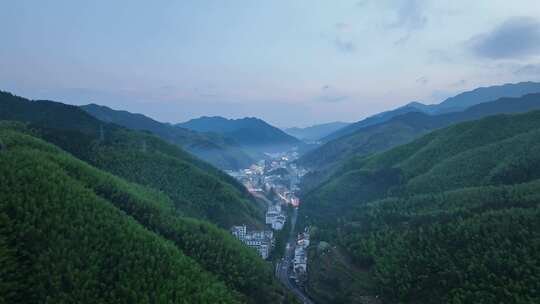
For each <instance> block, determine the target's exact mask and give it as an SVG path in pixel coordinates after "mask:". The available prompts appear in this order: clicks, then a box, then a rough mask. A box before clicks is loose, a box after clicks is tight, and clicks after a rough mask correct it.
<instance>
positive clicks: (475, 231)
mask: <svg viewBox="0 0 540 304" xmlns="http://www.w3.org/2000/svg"><path fill="white" fill-rule="evenodd" d="M539 172H540V111H536V112H529V113H525V114H515V115H498V116H490V117H487V118H484V119H481V120H478V121H471V122H465V123H461V124H458V125H455V126H451V127H448V128H445V129H440V130H437V131H434V132H432V133H429V134H427V135H425V136H423V137H421V138H419V139H417V140H414V141H413V142H411V143H409V144H406V145H402V146H399V147H396V148H394V149H391V150H389V151H387V152H384V153H379V154H374V155H369V156H357V157H355V158H353V159H351V160H349V161H348V162H346V163H345V164H344V165H343V166H342V167H341V169H340V170H339V171H338V172H336V174H335V175H334V176H333V177H332V178H331V179H330V180H329V181H327V182H326V183H325V184H323V185H321V186H319V187H318V188H317V189H315V190H314V191H312V192H311V193H309V194H308V195H306V196H305V197H304V203H303V205H302V206H301V215H302V216H301V218H302V219H303V220H304V221H306V223H310V224H312V225H314V226H316V227H317V228H318V229H317V231H318V232H317V238H318V239H320V240H326V241H332V242H335V243H337V244H338V245H340V246H342V247H343V248H345V249H346V251H347V253H348V255H350V257H352V259H353V261H354V263H355V264H356V265H357V266H358V267H361V268H368V269H370V274H371V278H372V279H373V280H374V281H375V284H374V286H376V287H375V290H373V292H376V293H378V294H380V295H381V296H383V297H384V298H385V299H387V300H388V301H390V302H395V301H400V302H404V303H441V302H448V303H493V302H501V303H535V302H537V301H539V299H540V284H539V282H540V226H539V223H540V173H539Z"/></svg>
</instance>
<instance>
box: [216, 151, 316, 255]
mask: <svg viewBox="0 0 540 304" xmlns="http://www.w3.org/2000/svg"><path fill="white" fill-rule="evenodd" d="M296 158H298V153H297V152H296V151H290V152H285V153H276V154H268V159H266V160H261V161H259V162H257V163H255V164H253V165H251V166H250V167H249V168H247V169H242V170H239V171H227V173H228V174H229V175H231V176H232V177H234V178H236V179H237V180H238V181H240V182H241V183H242V184H243V185H244V186H245V187H246V188H247V189H248V190H249V191H250V192H252V193H260V194H264V195H266V196H267V197H269V198H272V202H271V203H272V204H271V205H270V206H268V209H267V211H266V216H265V221H266V224H267V225H269V226H270V227H272V229H273V230H282V229H283V227H284V225H285V223H286V221H287V216H286V214H285V212H284V210H282V206H283V205H288V204H291V205H293V206H294V207H298V205H299V204H300V200H299V199H298V197H297V196H296V194H295V193H296V192H297V191H298V190H299V188H298V184H299V181H300V178H301V177H302V175H304V174H305V173H306V171H305V170H303V169H300V168H298V167H297V166H296V165H294V164H292V163H291V161H293V160H295V159H296ZM231 233H232V234H233V235H234V236H235V237H236V238H238V239H239V240H240V241H242V242H244V243H245V244H246V245H248V246H249V247H252V248H254V249H256V250H257V251H258V252H259V254H260V255H261V257H263V258H264V259H266V258H268V256H269V255H270V252H271V250H272V247H273V244H274V238H273V232H272V230H268V231H247V228H246V226H234V227H232V228H231Z"/></svg>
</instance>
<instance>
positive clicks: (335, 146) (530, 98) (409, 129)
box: [298, 94, 540, 186]
mask: <svg viewBox="0 0 540 304" xmlns="http://www.w3.org/2000/svg"><path fill="white" fill-rule="evenodd" d="M535 109H540V94H529V95H525V96H523V97H519V98H501V99H498V100H496V101H491V102H486V103H481V104H478V105H475V106H473V107H471V108H468V109H467V110H465V111H462V112H454V113H447V114H441V115H428V114H425V113H421V112H411V113H407V114H403V115H400V116H397V117H393V118H392V119H390V120H388V121H386V122H383V123H380V124H376V125H371V126H368V127H365V128H361V129H359V130H357V131H355V132H354V133H352V134H350V135H346V136H343V137H341V138H338V139H335V140H333V141H330V142H328V143H326V144H324V145H322V146H321V147H319V148H317V149H315V150H312V151H310V152H308V153H306V154H305V155H304V156H302V157H301V158H300V159H299V161H298V163H299V164H301V165H302V166H305V167H308V168H314V169H315V170H317V171H320V173H318V175H319V176H320V177H317V178H316V179H317V180H316V181H315V184H316V183H317V182H320V181H321V180H324V178H325V177H327V176H328V174H329V173H331V172H332V171H334V170H336V169H337V168H338V167H339V166H341V165H342V164H343V161H344V160H347V159H349V158H351V157H354V156H362V155H368V154H371V153H377V152H382V151H385V150H388V149H390V148H393V147H396V146H398V145H401V144H405V143H408V142H411V141H412V140H414V139H416V138H418V137H420V136H422V135H424V134H426V133H428V132H430V131H432V130H435V129H439V128H443V127H446V126H449V125H451V124H455V123H459V122H464V121H470V120H474V119H479V118H482V117H486V116H489V115H494V114H501V113H523V112H527V111H531V110H535ZM312 175H315V174H314V173H312ZM314 179H315V178H314ZM306 186H309V185H306Z"/></svg>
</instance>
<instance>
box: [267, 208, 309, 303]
mask: <svg viewBox="0 0 540 304" xmlns="http://www.w3.org/2000/svg"><path fill="white" fill-rule="evenodd" d="M297 217H298V208H294V212H293V215H292V217H291V231H289V240H288V241H287V246H285V252H284V254H283V259H282V260H281V261H280V262H279V263H278V264H277V265H276V276H277V277H278V279H279V280H280V281H281V283H283V285H285V286H286V287H287V288H288V289H289V290H290V291H292V292H293V293H294V294H295V295H296V297H297V298H298V299H299V300H300V301H302V303H304V304H314V302H313V301H312V300H310V299H309V298H308V296H307V295H306V294H305V293H304V292H303V291H302V290H301V289H299V288H298V287H297V286H296V284H295V283H294V282H292V281H291V279H289V276H290V273H291V272H292V270H291V264H292V260H293V258H294V248H295V245H296V237H295V235H294V227H295V226H296V219H297Z"/></svg>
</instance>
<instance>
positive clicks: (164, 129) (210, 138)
mask: <svg viewBox="0 0 540 304" xmlns="http://www.w3.org/2000/svg"><path fill="white" fill-rule="evenodd" d="M81 108H82V109H83V110H84V111H86V112H87V113H89V114H90V115H92V116H94V117H96V118H97V119H99V120H102V121H105V122H110V123H115V124H118V125H120V126H123V127H126V128H129V129H133V130H145V131H150V132H152V133H154V134H156V135H157V136H159V137H160V138H162V139H164V140H166V141H168V142H170V143H173V144H176V145H179V146H181V147H182V148H184V149H186V150H187V151H189V152H191V153H193V154H194V155H196V156H198V157H200V158H202V159H204V160H205V161H208V162H210V163H211V164H213V165H214V166H216V167H219V168H221V169H227V170H228V169H230V170H238V169H242V168H247V167H249V166H250V165H251V164H253V163H254V161H253V159H251V158H250V157H249V155H247V154H246V153H245V152H244V151H243V150H242V149H241V148H240V147H239V146H238V144H237V143H235V142H234V141H233V140H231V139H228V138H225V137H223V136H220V135H219V134H217V133H200V132H195V131H191V130H188V129H184V128H181V127H177V126H173V125H170V124H166V123H161V122H158V121H155V120H153V119H151V118H149V117H146V116H144V115H142V114H134V113H130V112H127V111H117V110H113V109H111V108H108V107H105V106H100V105H96V104H89V105H86V106H82V107H81Z"/></svg>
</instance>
